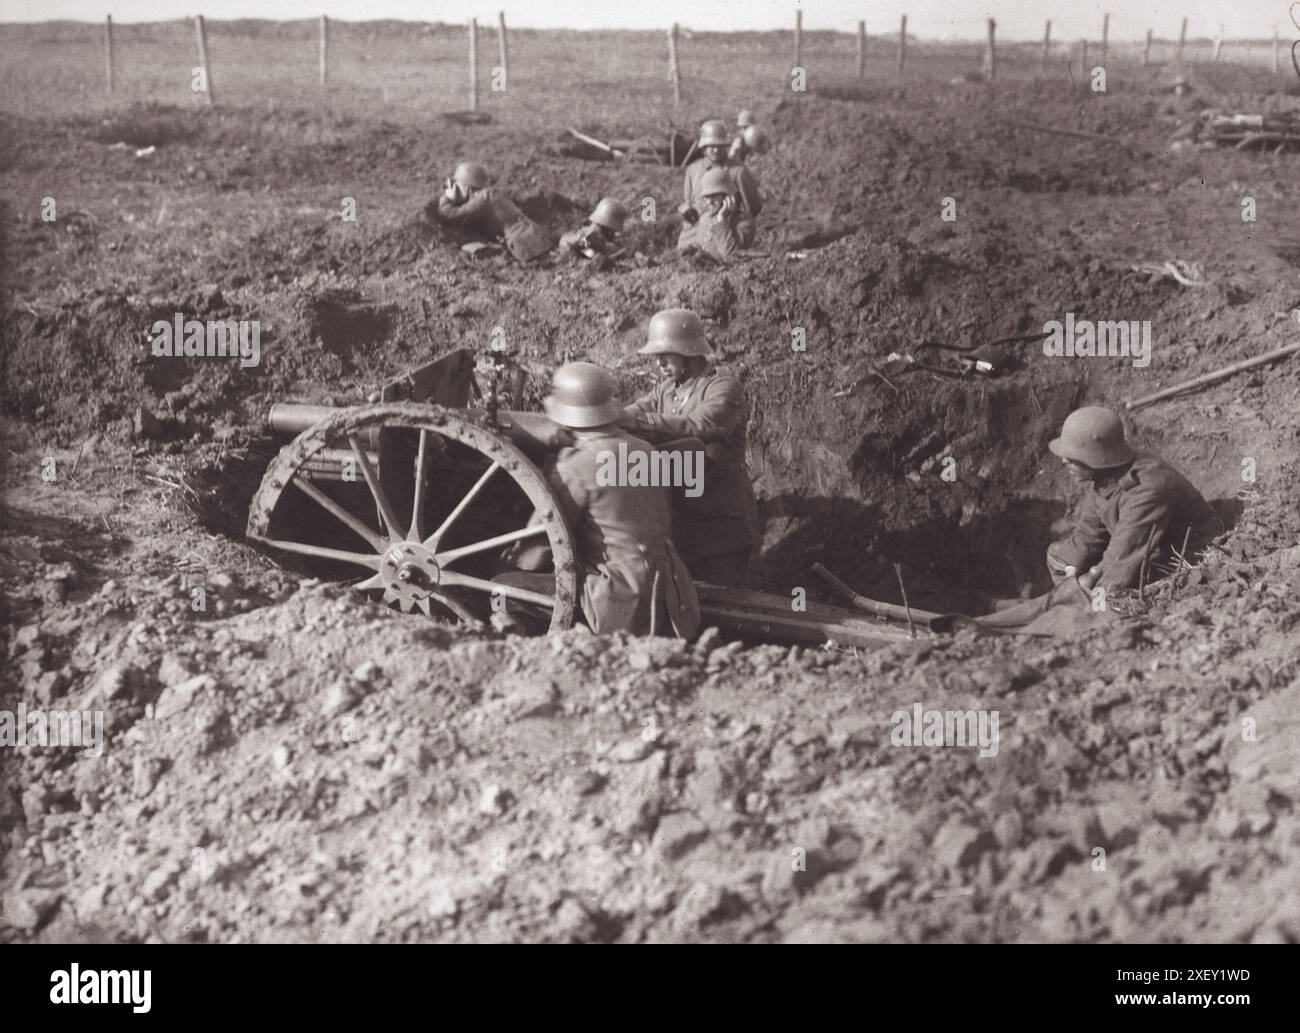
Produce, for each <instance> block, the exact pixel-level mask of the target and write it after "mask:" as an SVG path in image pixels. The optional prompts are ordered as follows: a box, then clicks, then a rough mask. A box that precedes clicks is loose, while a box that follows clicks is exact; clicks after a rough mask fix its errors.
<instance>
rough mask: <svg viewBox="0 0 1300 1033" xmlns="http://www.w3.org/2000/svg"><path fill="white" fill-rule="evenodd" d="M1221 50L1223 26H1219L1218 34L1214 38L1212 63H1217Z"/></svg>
mask: <svg viewBox="0 0 1300 1033" xmlns="http://www.w3.org/2000/svg"><path fill="white" fill-rule="evenodd" d="M1222 50H1223V26H1222V25H1220V26H1219V33H1218V35H1217V36H1215V37H1214V63H1215V64H1216V65H1217V64H1218V63H1219V53H1220V51H1222Z"/></svg>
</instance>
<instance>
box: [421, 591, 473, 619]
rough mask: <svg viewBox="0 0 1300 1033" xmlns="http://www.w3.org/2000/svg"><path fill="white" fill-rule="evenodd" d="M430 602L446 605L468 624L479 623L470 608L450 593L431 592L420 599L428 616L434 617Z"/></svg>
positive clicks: (422, 607)
mask: <svg viewBox="0 0 1300 1033" xmlns="http://www.w3.org/2000/svg"><path fill="white" fill-rule="evenodd" d="M430 603H438V604H439V605H441V606H445V607H446V608H447V609H448V610H450V611H451V612H452V613H454V614H455V615H456V616H457V617H458V618H460V619H461V620H462V621H464V622H465V623H466V624H477V623H478V618H477V617H475V616H474V615H473V614H472V613H470V612H469V609H468V608H467V607H466V606H465V604H464V603H462V602H461V601H460V600H459V599H454V598H452V597H451V596H450V595H448V594H447V593H445V592H430V593H429V594H428V595H426V596H424V597H423V598H422V599H420V601H419V605H420V608H421V609H422V610H423V611H424V612H425V613H426V614H427V615H428V616H430V617H432V616H433V613H432V612H430V608H429V606H430Z"/></svg>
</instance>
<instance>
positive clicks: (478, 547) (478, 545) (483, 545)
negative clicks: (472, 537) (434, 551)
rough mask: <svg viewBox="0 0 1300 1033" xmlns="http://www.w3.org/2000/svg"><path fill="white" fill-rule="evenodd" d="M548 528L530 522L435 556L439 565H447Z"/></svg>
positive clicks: (532, 535)
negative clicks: (493, 536) (517, 528)
mask: <svg viewBox="0 0 1300 1033" xmlns="http://www.w3.org/2000/svg"><path fill="white" fill-rule="evenodd" d="M545 533H546V528H545V526H543V525H542V524H529V525H528V526H527V527H523V528H520V529H519V530H518V531H510V532H508V533H506V534H499V535H497V536H496V537H495V538H484V539H483V540H482V541H481V542H474V543H473V544H472V545H462V546H461V547H460V548H458V549H448V550H447V551H446V552H440V553H438V555H437V556H435V557H434V560H435V561H436V562H437V564H438V566H440V567H445V566H447V565H448V564H449V563H453V562H455V561H456V560H458V559H460V558H461V557H462V556H471V555H473V554H474V553H476V552H484V551H486V550H487V549H494V548H496V547H497V546H499V545H509V544H510V543H511V542H517V541H519V540H520V539H521V538H532V537H535V536H536V535H539V534H545Z"/></svg>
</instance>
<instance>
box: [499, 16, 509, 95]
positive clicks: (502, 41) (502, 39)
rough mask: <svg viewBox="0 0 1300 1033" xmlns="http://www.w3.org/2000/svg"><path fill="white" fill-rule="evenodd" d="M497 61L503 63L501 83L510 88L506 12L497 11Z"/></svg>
mask: <svg viewBox="0 0 1300 1033" xmlns="http://www.w3.org/2000/svg"><path fill="white" fill-rule="evenodd" d="M497 60H498V61H500V63H501V81H502V83H504V85H505V88H506V89H509V88H510V51H509V49H508V47H507V45H506V12H505V11H497Z"/></svg>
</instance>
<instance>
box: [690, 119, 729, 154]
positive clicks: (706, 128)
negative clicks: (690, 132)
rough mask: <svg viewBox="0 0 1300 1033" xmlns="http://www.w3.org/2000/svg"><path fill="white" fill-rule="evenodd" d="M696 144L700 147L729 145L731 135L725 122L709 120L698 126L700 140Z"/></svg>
mask: <svg viewBox="0 0 1300 1033" xmlns="http://www.w3.org/2000/svg"><path fill="white" fill-rule="evenodd" d="M696 143H697V144H698V145H699V146H700V147H727V146H729V145H730V143H731V133H730V132H729V131H728V129H727V124H726V123H725V122H720V121H718V120H717V119H716V118H714V119H710V120H709V121H707V122H705V123H704V124H703V125H702V126H700V138H699V140H697V141H696Z"/></svg>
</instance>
